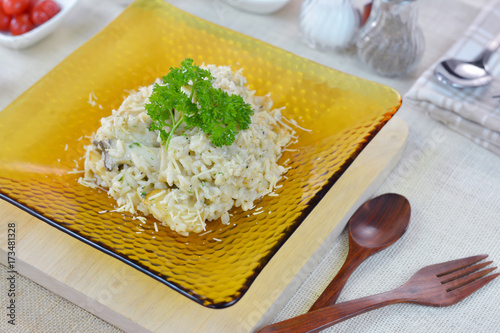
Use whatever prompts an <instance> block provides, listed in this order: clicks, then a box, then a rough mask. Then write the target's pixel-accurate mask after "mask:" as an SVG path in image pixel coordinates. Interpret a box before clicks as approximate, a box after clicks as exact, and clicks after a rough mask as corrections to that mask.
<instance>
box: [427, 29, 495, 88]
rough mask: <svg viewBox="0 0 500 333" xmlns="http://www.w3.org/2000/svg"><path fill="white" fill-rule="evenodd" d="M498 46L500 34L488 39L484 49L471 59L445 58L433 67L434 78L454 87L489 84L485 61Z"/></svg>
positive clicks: (473, 86)
mask: <svg viewBox="0 0 500 333" xmlns="http://www.w3.org/2000/svg"><path fill="white" fill-rule="evenodd" d="M499 46H500V35H498V36H497V37H495V39H493V40H492V41H490V42H489V43H488V44H487V45H486V47H485V49H484V50H483V51H482V52H481V53H480V54H479V55H478V56H477V57H476V58H475V59H473V60H471V61H465V60H459V59H447V60H443V61H441V62H440V63H439V64H438V65H437V66H436V68H435V69H434V76H435V77H436V79H437V80H438V81H439V82H441V83H444V84H446V85H449V86H452V87H455V88H475V87H481V86H484V85H487V84H489V83H490V82H491V81H492V80H493V76H492V75H491V73H490V72H489V70H488V67H487V65H486V64H487V63H488V60H489V59H490V57H491V55H492V54H493V52H495V51H496V50H497V49H498V47H499Z"/></svg>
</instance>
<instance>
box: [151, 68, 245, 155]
mask: <svg viewBox="0 0 500 333" xmlns="http://www.w3.org/2000/svg"><path fill="white" fill-rule="evenodd" d="M214 80H215V78H214V77H213V76H212V75H211V74H210V71H209V70H206V69H202V68H200V67H198V66H196V65H195V64H194V63H193V59H189V58H187V59H184V61H182V62H181V67H177V68H170V72H169V73H168V74H167V75H166V76H164V77H163V85H159V84H155V86H154V88H153V93H152V94H151V96H150V97H149V103H148V104H146V110H147V112H148V115H149V116H150V117H151V125H150V127H149V129H150V130H151V131H154V130H158V131H159V132H160V138H161V140H162V141H163V142H165V145H166V148H167V149H168V145H169V143H170V140H171V139H172V137H173V136H174V135H175V130H176V129H177V128H179V126H180V125H181V124H182V123H183V122H184V123H185V126H186V129H188V128H192V127H199V128H200V129H201V130H202V131H203V132H205V133H206V134H208V135H209V137H210V141H212V143H213V144H214V145H216V146H219V147H222V146H223V145H226V146H230V145H231V144H232V143H233V142H234V140H235V139H236V135H237V134H238V132H239V131H240V130H244V129H247V128H248V126H249V125H250V122H251V119H250V116H251V115H252V114H253V110H252V108H251V107H250V105H249V104H246V103H245V102H244V101H243V98H241V96H238V95H229V94H228V93H227V92H225V91H223V90H222V89H220V88H219V89H215V88H214V87H212V83H213V81H214ZM182 87H185V88H187V89H189V88H190V89H191V92H190V94H189V95H188V94H186V93H185V92H183V91H181V88H182ZM176 114H177V118H176Z"/></svg>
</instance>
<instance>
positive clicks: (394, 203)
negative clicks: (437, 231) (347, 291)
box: [309, 193, 411, 312]
mask: <svg viewBox="0 0 500 333" xmlns="http://www.w3.org/2000/svg"><path fill="white" fill-rule="evenodd" d="M410 210H411V209H410V203H409V202H408V200H407V199H406V198H405V197H403V196H402V195H399V194H395V193H387V194H383V195H380V196H378V197H376V198H373V199H371V200H368V201H367V202H365V203H364V204H363V205H361V207H359V208H358V210H357V211H356V212H355V213H354V215H353V216H352V217H351V219H350V220H349V253H348V254H347V259H346V261H345V263H344V265H343V266H342V268H341V269H340V271H339V272H338V273H337V276H335V278H334V279H333V280H332V282H330V284H329V285H328V287H326V289H325V291H323V293H322V294H321V296H319V298H318V299H317V300H316V302H315V303H314V304H313V306H312V307H311V308H310V309H309V312H311V311H314V310H317V309H320V308H323V307H325V306H328V305H332V304H335V301H337V298H338V297H339V295H340V292H341V291H342V289H343V288H344V285H345V283H346V282H347V279H348V278H349V277H350V276H351V274H352V272H354V270H355V269H356V268H357V267H358V266H359V265H360V264H361V263H362V262H363V261H364V260H365V259H366V258H368V257H369V256H371V255H372V254H374V253H377V252H378V251H381V250H383V249H385V248H387V247H389V246H390V245H392V244H394V243H395V242H396V241H397V240H398V239H399V238H401V236H403V234H404V233H405V231H406V228H407V227H408V223H409V222H410Z"/></svg>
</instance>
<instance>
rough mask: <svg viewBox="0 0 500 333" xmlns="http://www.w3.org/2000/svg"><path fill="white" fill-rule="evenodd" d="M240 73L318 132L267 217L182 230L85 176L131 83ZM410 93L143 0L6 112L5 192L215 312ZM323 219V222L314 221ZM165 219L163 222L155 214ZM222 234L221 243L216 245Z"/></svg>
mask: <svg viewBox="0 0 500 333" xmlns="http://www.w3.org/2000/svg"><path fill="white" fill-rule="evenodd" d="M186 57H190V58H193V59H194V61H195V63H197V64H201V63H205V64H216V65H230V66H232V68H233V70H237V69H239V68H243V69H244V70H243V75H245V76H246V77H247V79H248V84H249V87H250V88H251V89H254V90H256V91H257V95H265V94H267V93H268V92H270V93H271V97H272V99H273V101H274V106H275V107H286V108H285V110H284V111H283V114H284V115H285V116H286V117H287V118H289V119H295V120H296V121H297V122H298V124H299V125H300V126H302V127H304V128H306V129H310V130H312V131H311V132H307V131H301V130H298V134H299V142H298V143H296V144H294V145H293V146H291V147H290V149H291V150H290V151H286V152H285V153H284V154H283V156H282V158H281V162H283V161H286V160H288V159H289V160H290V163H289V166H291V169H290V170H289V171H288V173H287V174H286V176H287V178H286V179H283V180H282V181H281V182H280V185H283V187H281V188H280V189H278V190H277V193H278V194H279V196H277V197H265V198H263V199H262V200H260V201H259V202H257V203H256V204H257V207H263V211H264V213H261V214H256V215H253V212H243V211H241V210H240V209H233V210H232V212H231V213H232V214H234V216H233V217H232V218H231V224H230V225H229V226H226V225H223V224H222V223H221V222H220V221H213V222H211V223H209V224H208V230H212V232H210V233H208V234H206V235H204V236H199V235H197V234H193V235H191V236H189V237H184V236H180V235H178V234H176V233H174V232H172V231H170V229H169V228H167V227H159V231H158V232H156V231H155V228H154V220H153V219H152V218H148V220H147V223H146V224H141V222H140V221H138V220H134V219H132V216H130V215H127V214H121V213H106V214H99V212H101V211H104V210H112V209H114V207H115V205H114V200H113V199H111V198H110V197H108V196H107V194H106V193H105V192H104V191H101V190H98V189H90V188H87V187H84V186H81V185H80V184H78V183H77V180H78V178H79V176H80V175H79V174H71V173H68V172H69V171H71V170H73V169H75V167H77V168H78V169H83V160H81V157H82V156H83V155H84V150H83V145H84V144H88V143H89V140H88V139H86V138H85V137H86V136H90V135H91V134H92V133H93V132H95V131H96V130H97V128H98V127H99V126H100V119H101V118H102V117H105V116H108V115H110V114H111V110H112V109H116V108H118V106H119V105H120V104H121V103H122V101H123V98H124V97H125V96H126V95H127V91H130V90H136V89H137V88H139V87H140V86H145V85H149V84H151V83H152V82H153V81H154V80H155V79H156V78H158V77H161V76H163V75H165V74H166V73H168V71H169V68H170V67H172V66H178V65H179V64H180V62H181V61H182V60H183V59H184V58H186ZM400 104H401V97H400V95H399V94H398V93H397V92H396V91H394V90H393V89H391V88H388V87H386V86H383V85H381V84H378V83H374V82H370V81H367V80H363V79H360V78H357V77H353V76H350V75H347V74H344V73H342V72H339V71H336V70H333V69H331V68H328V67H325V66H322V65H319V64H317V63H314V62H311V61H309V60H306V59H303V58H300V57H298V56H296V55H294V54H291V53H289V52H286V51H283V50H281V49H279V48H276V47H273V46H271V45H268V44H265V43H263V42H260V41H258V40H255V39H252V38H250V37H247V36H244V35H242V34H239V33H236V32H233V31H230V30H227V29H225V28H222V27H220V26H217V25H214V24H212V23H209V22H206V21H204V20H201V19H199V18H196V17H194V16H191V15H189V14H187V13H185V12H183V11H180V10H178V9H176V8H175V7H173V6H171V5H168V4H166V3H165V2H163V1H161V0H138V1H136V2H134V3H133V4H132V5H131V6H129V7H128V8H127V9H126V10H125V11H124V12H123V13H122V14H121V15H120V16H119V17H118V18H117V19H116V20H114V21H113V22H112V23H111V24H110V25H109V26H108V27H106V28H105V29H104V30H103V31H101V32H100V33H99V34H97V35H96V36H95V37H94V38H92V39H91V40H89V41H88V42H87V43H86V44H84V45H83V46H82V47H80V48H79V49H78V50H76V51H75V52H74V53H73V54H71V55H70V56H69V57H68V58H67V59H65V60H64V61H62V62H61V63H60V64H59V65H58V66H56V67H55V68H54V69H53V70H52V71H51V72H49V73H48V74H47V75H46V76H45V77H43V78H42V79H41V80H40V81H39V82H37V83H36V84H35V85H33V87H31V88H30V89H28V90H27V91H26V92H25V93H23V94H22V95H21V96H20V97H19V98H18V99H16V100H15V101H14V102H12V103H11V104H10V105H9V106H8V107H7V108H6V109H5V110H3V111H2V112H0V142H1V143H2V144H1V147H0V196H1V197H2V198H3V199H5V200H7V201H9V202H11V203H13V204H14V205H16V206H18V207H20V208H22V209H24V210H26V211H27V212H29V213H31V214H33V215H35V216H37V217H38V218H40V219H41V220H43V221H45V222H46V223H49V224H50V225H52V226H54V227H56V228H58V229H60V230H62V231H64V232H66V233H68V234H70V235H72V236H73V237H76V238H78V239H79V240H81V241H83V242H85V243H87V244H89V245H91V246H93V247H95V248H97V249H99V250H101V251H103V252H105V253H107V254H109V255H111V256H113V257H115V258H118V259H119V260H122V261H123V262H125V263H127V264H129V265H131V266H133V267H135V268H136V269H138V270H140V271H142V272H143V273H145V274H147V275H149V276H151V277H153V278H155V279H157V280H158V281H161V282H163V283H165V284H166V285H168V286H170V287H171V288H173V289H175V290H176V291H178V292H180V293H182V294H183V295H185V296H187V297H189V298H190V299H192V300H194V301H196V302H198V303H200V304H202V305H204V306H207V307H211V308H223V307H226V306H229V305H232V304H234V303H235V302H237V301H238V300H239V299H240V298H241V297H242V296H243V295H244V293H245V292H246V291H247V290H248V288H249V287H250V285H251V284H252V282H253V281H254V279H255V278H256V276H257V275H258V274H259V272H261V270H262V269H263V268H264V267H265V265H266V264H267V263H268V261H269V260H270V259H271V257H272V256H273V254H275V253H276V252H277V251H278V250H279V248H280V246H281V245H282V244H283V243H284V242H285V241H286V240H287V238H288V237H289V236H290V235H291V234H292V233H293V232H294V230H295V229H296V228H297V227H298V226H299V225H300V223H301V222H302V221H303V220H304V218H305V217H306V216H307V214H308V213H309V212H310V211H311V210H312V209H313V208H314V206H315V205H316V204H317V203H318V202H319V200H321V198H322V196H323V195H324V194H325V193H326V192H327V191H328V190H329V189H330V188H331V186H332V185H333V184H334V183H335V181H336V180H337V179H338V178H339V177H340V176H341V175H342V173H343V172H344V170H346V168H347V167H348V166H349V165H350V163H351V162H352V161H353V160H354V159H355V158H356V156H357V155H358V154H359V152H360V151H361V150H362V149H363V148H364V147H365V146H366V145H367V144H368V143H369V142H370V140H371V139H372V138H373V136H374V135H375V134H376V133H377V132H378V131H379V130H380V129H381V128H382V126H384V124H385V123H386V122H387V121H388V120H389V119H390V118H391V117H392V116H393V115H394V113H395V112H396V110H397V109H398V108H399V106H400ZM318 223H322V222H321V221H318ZM158 225H159V223H158ZM214 238H216V239H219V240H220V241H216V240H215V239H214Z"/></svg>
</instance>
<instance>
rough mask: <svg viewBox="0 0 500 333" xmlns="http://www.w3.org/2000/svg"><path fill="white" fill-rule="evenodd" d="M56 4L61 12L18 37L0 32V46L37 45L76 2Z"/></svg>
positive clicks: (68, 0) (73, 0)
mask: <svg viewBox="0 0 500 333" xmlns="http://www.w3.org/2000/svg"><path fill="white" fill-rule="evenodd" d="M56 2H57V4H58V5H59V7H60V8H61V10H60V11H59V13H57V14H56V15H55V16H54V17H53V18H51V19H50V20H48V21H47V22H45V23H44V24H42V25H40V26H38V27H35V28H34V29H33V30H31V31H28V32H27V33H24V34H22V35H19V36H12V35H11V34H10V33H6V32H0V45H3V46H7V47H9V48H11V49H22V48H25V47H28V46H31V45H33V44H35V43H38V42H39V41H41V40H42V39H44V38H45V37H47V36H48V35H50V34H51V33H52V32H54V30H55V29H56V28H57V27H58V26H59V25H60V24H61V22H62V21H63V20H64V18H65V17H66V16H67V15H68V14H69V13H70V12H71V10H72V9H73V8H74V7H75V4H76V3H77V2H78V0H56Z"/></svg>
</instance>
